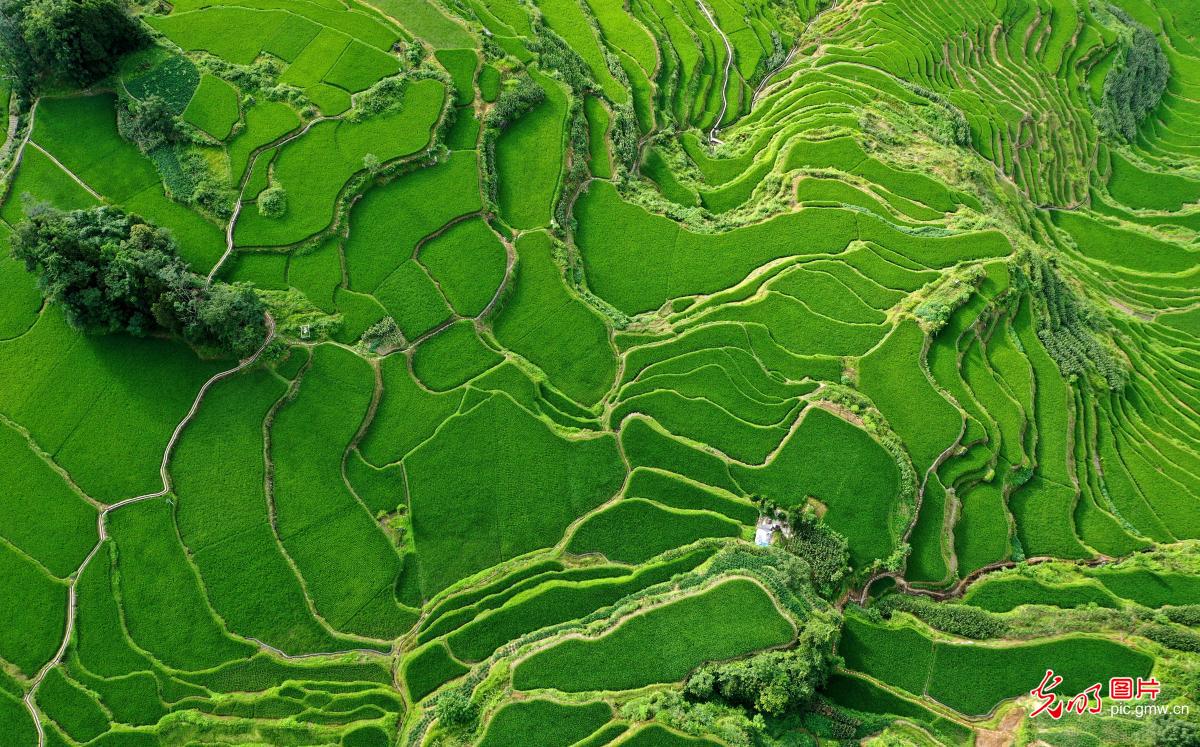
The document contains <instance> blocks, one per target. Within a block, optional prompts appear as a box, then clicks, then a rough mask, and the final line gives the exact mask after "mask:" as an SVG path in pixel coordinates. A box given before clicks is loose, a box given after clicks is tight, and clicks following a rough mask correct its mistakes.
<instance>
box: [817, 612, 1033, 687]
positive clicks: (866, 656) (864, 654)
mask: <svg viewBox="0 0 1200 747" xmlns="http://www.w3.org/2000/svg"><path fill="white" fill-rule="evenodd" d="M838 653H839V654H840V655H841V656H842V657H843V658H844V659H845V660H846V668H847V669H851V670H854V671H857V672H862V673H864V674H869V675H871V676H872V677H874V678H876V679H878V680H880V681H882V682H886V683H887V684H889V685H894V686H896V687H899V688H901V689H903V690H907V691H909V692H910V693H914V694H916V695H920V694H921V693H923V692H924V691H925V681H926V679H927V678H928V675H929V667H930V666H931V665H932V663H933V642H932V641H930V640H929V638H928V637H927V636H925V635H924V634H923V633H921V632H920V631H918V630H916V629H914V628H911V627H907V626H896V627H885V626H883V625H878V624H875V623H871V622H867V621H866V620H864V619H863V618H862V617H860V616H858V615H856V614H849V615H847V616H846V623H845V625H844V627H843V628H842V640H841V643H839V644H838ZM1036 684H1037V683H1036V682H1035V683H1033V685H1030V686H1029V687H1031V688H1032V687H1033V686H1034V685H1036Z"/></svg>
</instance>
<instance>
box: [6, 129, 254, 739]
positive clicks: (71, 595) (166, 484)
mask: <svg viewBox="0 0 1200 747" xmlns="http://www.w3.org/2000/svg"><path fill="white" fill-rule="evenodd" d="M35 145H36V144H35ZM266 323H267V334H266V337H265V338H264V339H263V341H262V344H261V345H259V347H258V350H256V351H254V353H253V354H252V355H251V356H250V357H249V358H245V359H244V360H242V361H240V362H239V363H238V364H237V365H236V366H234V367H233V368H228V369H225V370H224V371H218V372H217V373H215V374H213V375H212V376H211V377H209V379H208V381H205V382H204V384H203V385H202V386H201V387H200V390H199V391H198V392H196V397H195V398H194V399H193V400H192V407H191V409H189V410H188V411H187V414H185V415H184V416H183V419H182V420H180V421H179V424H178V425H176V426H175V431H174V433H172V434H171V438H170V440H168V441H167V445H166V447H165V448H164V449H163V458H162V462H161V464H160V465H159V476H160V477H162V481H163V487H162V490H159V491H155V492H153V493H146V494H144V495H139V496H135V497H133V498H126V499H125V500H123V501H117V502H116V503H113V504H110V505H108V506H107V507H105V508H104V509H103V510H101V511H100V513H99V514H97V516H96V522H97V525H98V533H99V538H98V539H97V540H96V544H95V545H93V546H92V550H91V552H89V553H88V554H87V557H85V558H84V559H83V562H82V563H80V564H79V567H78V568H77V569H75V572H74V573H72V574H71V575H70V576H69V577H68V578H69V579H70V582H69V584H68V586H67V622H66V626H65V629H64V631H63V639H62V643H61V644H59V647H58V651H57V652H56V653H55V654H54V656H53V658H51V659H50V660H49V661H47V662H46V663H45V664H43V665H42V668H41V669H39V670H38V673H37V675H36V676H35V677H34V678H33V683H32V684H31V685H30V686H29V689H28V690H26V691H25V695H24V696H22V698H21V700H22V701H23V702H24V703H25V707H26V708H27V709H28V710H29V714H30V716H32V717H33V725H34V727H36V729H37V736H38V739H37V745H38V747H45V744H46V732H45V728H44V727H43V726H42V719H41V716H40V715H39V714H38V709H37V705H36V704H35V703H34V697H35V696H36V695H37V690H38V688H39V687H40V686H41V684H42V681H43V680H45V679H46V675H47V674H49V673H50V670H51V669H53V668H54V667H56V666H58V665H59V664H60V663H62V659H63V656H64V655H65V654H66V652H67V646H68V645H70V643H71V636H72V634H73V633H74V629H75V607H76V597H77V591H76V587H77V586H78V585H79V579H80V577H81V576H83V572H84V570H86V569H87V567H88V564H89V563H90V562H91V560H92V558H93V557H95V555H96V553H97V552H98V551H99V550H100V547H101V545H103V544H104V542H105V540H107V539H108V531H107V529H106V528H105V525H104V519H105V517H107V516H108V514H109V512H110V511H115V510H117V509H118V508H121V507H122V506H127V505H129V504H131V503H137V502H139V501H144V500H149V499H152V498H161V497H162V496H164V495H166V494H167V493H169V492H170V491H171V476H170V474H169V473H168V472H167V465H168V463H169V462H170V460H171V452H172V450H174V448H175V443H176V441H178V440H179V436H180V434H181V433H183V429H184V428H185V427H187V424H188V423H190V422H191V420H192V418H193V417H195V415H196V412H197V411H198V410H199V409H200V403H201V402H202V401H203V400H204V395H205V394H207V393H208V390H209V388H211V387H212V385H213V384H215V383H217V382H218V381H221V380H223V379H227V378H229V377H230V376H233V375H234V374H236V373H238V372H240V371H242V370H244V369H246V368H249V367H250V366H252V365H254V364H255V363H256V362H257V361H258V359H259V357H260V356H262V353H263V351H265V350H266V349H267V346H268V345H270V344H271V341H272V340H274V339H275V320H274V319H273V318H272V317H271V315H270V314H267V315H266Z"/></svg>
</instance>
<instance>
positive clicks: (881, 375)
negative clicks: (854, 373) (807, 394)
mask: <svg viewBox="0 0 1200 747" xmlns="http://www.w3.org/2000/svg"><path fill="white" fill-rule="evenodd" d="M924 342H925V335H924V333H923V332H922V331H921V329H920V327H918V326H917V324H916V322H912V321H908V322H902V323H900V324H899V325H898V326H897V327H896V328H895V330H894V331H893V332H892V334H891V335H890V336H889V337H888V338H887V340H886V341H884V343H883V344H882V345H880V346H879V347H877V348H875V349H874V350H873V351H871V354H870V355H868V356H866V357H864V358H863V359H862V361H861V362H860V363H859V371H858V380H859V388H860V389H861V390H862V391H863V393H865V394H866V395H867V396H869V397H870V398H871V399H872V401H874V403H875V406H876V407H878V408H879V410H880V412H882V413H883V415H884V417H886V418H887V420H888V423H889V424H890V425H891V426H892V428H894V429H895V431H896V433H897V434H898V435H899V436H900V438H901V439H902V440H903V441H904V444H905V446H906V447H907V448H908V452H909V454H910V455H911V456H912V459H913V463H914V465H915V466H916V468H917V472H918V474H920V473H922V472H924V471H925V469H927V468H928V467H929V465H931V464H932V463H933V461H934V459H936V458H937V456H938V455H939V454H941V453H942V451H943V450H945V449H946V448H947V447H948V446H950V444H952V443H953V442H954V440H955V439H956V438H957V437H958V433H959V430H960V429H961V428H962V416H961V415H960V414H959V413H958V412H957V411H956V410H955V409H954V406H953V405H951V404H950V403H949V402H947V401H946V400H945V399H944V398H943V397H942V395H941V394H940V393H938V391H937V390H936V389H934V388H933V386H932V385H931V384H930V383H929V380H928V379H927V378H926V377H925V374H924V372H923V370H922V369H923V360H922V359H923V357H924V355H923V353H922V347H923V345H924Z"/></svg>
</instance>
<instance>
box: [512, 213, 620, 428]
mask: <svg viewBox="0 0 1200 747" xmlns="http://www.w3.org/2000/svg"><path fill="white" fill-rule="evenodd" d="M516 248H517V255H518V257H519V260H520V261H519V262H518V264H517V271H516V274H515V278H514V284H515V287H514V290H513V292H512V293H511V294H510V295H509V296H508V297H507V298H506V299H505V303H504V306H503V308H502V309H501V310H500V312H499V313H498V314H497V316H496V321H495V330H496V339H498V340H499V341H500V343H501V344H502V345H504V346H505V347H507V348H508V349H510V350H512V351H514V352H516V353H519V354H520V355H522V356H524V357H525V358H526V359H528V360H529V361H530V362H532V363H533V364H535V365H536V366H538V367H539V368H541V369H542V370H543V371H544V372H545V373H546V376H547V378H548V379H549V380H550V383H552V384H554V386H556V387H557V388H558V389H560V390H561V391H562V392H563V393H564V394H566V395H567V396H569V397H572V398H573V399H575V400H576V401H578V402H579V403H581V404H584V405H592V404H593V403H595V402H596V401H597V400H599V399H600V398H601V397H602V396H603V395H604V393H605V392H607V391H608V389H609V387H610V386H611V385H612V381H613V378H614V377H615V376H616V368H617V364H616V357H615V354H614V351H613V349H612V345H611V343H610V342H609V339H608V328H607V326H606V325H605V323H604V320H603V319H602V318H601V317H600V316H599V315H598V314H597V313H595V312H594V311H592V310H591V309H590V308H588V307H587V306H586V305H585V304H584V303H583V302H582V301H580V300H579V299H578V298H577V297H576V296H574V295H572V294H571V293H569V292H568V291H567V289H566V287H565V285H564V283H563V278H562V270H561V268H560V267H559V265H558V263H557V262H555V260H554V254H553V252H554V247H553V244H552V243H551V241H550V238H549V236H547V235H546V234H544V233H540V232H539V233H536V234H525V235H523V236H522V237H521V238H520V239H519V240H518V241H517V246H516Z"/></svg>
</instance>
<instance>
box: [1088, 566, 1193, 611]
mask: <svg viewBox="0 0 1200 747" xmlns="http://www.w3.org/2000/svg"><path fill="white" fill-rule="evenodd" d="M1088 575H1090V576H1091V577H1092V578H1094V579H1096V580H1097V581H1099V582H1100V583H1102V584H1104V586H1105V588H1107V589H1108V590H1109V591H1111V592H1112V593H1113V594H1116V595H1117V596H1119V597H1122V598H1124V599H1128V600H1130V601H1132V602H1137V603H1138V604H1140V605H1142V606H1144V607H1152V608H1155V607H1162V606H1164V605H1168V604H1200V578H1196V577H1194V576H1186V575H1183V574H1179V573H1154V572H1153V571H1148V570H1143V569H1132V570H1128V571H1108V570H1095V571H1091V572H1090V573H1089V574H1088Z"/></svg>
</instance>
